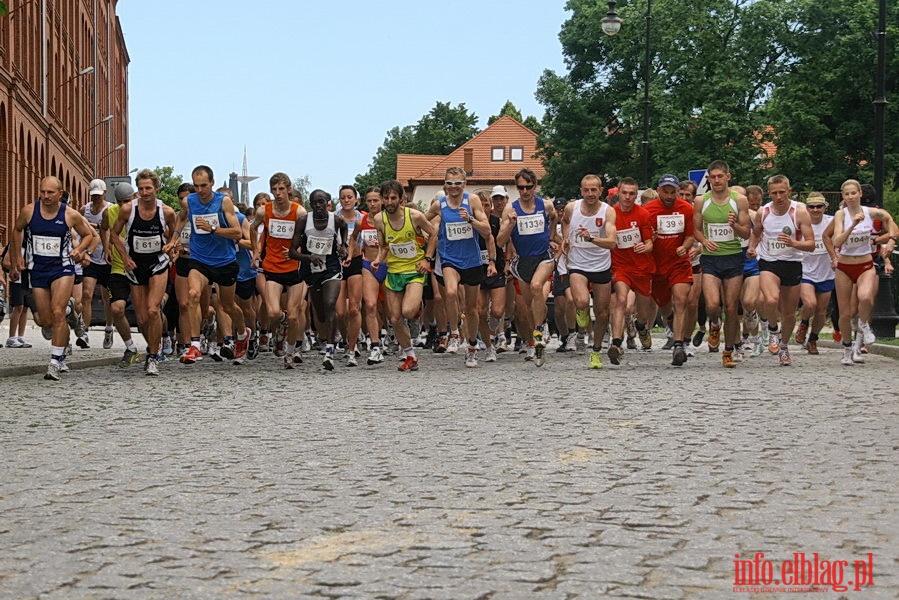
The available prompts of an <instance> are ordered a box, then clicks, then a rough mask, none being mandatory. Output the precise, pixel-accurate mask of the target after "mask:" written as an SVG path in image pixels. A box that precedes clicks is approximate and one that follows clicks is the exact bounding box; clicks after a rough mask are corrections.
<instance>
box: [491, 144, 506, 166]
mask: <svg viewBox="0 0 899 600" xmlns="http://www.w3.org/2000/svg"><path fill="white" fill-rule="evenodd" d="M490 160H492V161H493V162H503V161H504V160H506V147H505V146H494V147H493V148H492V149H491V151H490Z"/></svg>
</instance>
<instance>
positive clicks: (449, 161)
mask: <svg viewBox="0 0 899 600" xmlns="http://www.w3.org/2000/svg"><path fill="white" fill-rule="evenodd" d="M497 146H502V147H503V148H504V157H505V160H503V161H501V162H500V161H494V160H492V156H493V154H492V150H493V148H494V147H497ZM513 147H518V148H523V153H522V155H523V160H520V161H512V160H510V152H511V150H510V148H513ZM466 148H470V149H471V150H472V156H471V160H472V165H471V166H472V170H471V172H470V173H469V175H468V181H469V182H471V183H491V184H497V183H500V184H501V183H514V182H515V181H514V179H513V178H514V176H515V173H517V172H518V171H520V170H521V169H522V168H528V169H531V170H532V171H534V173H536V174H537V179H538V180H540V179H543V175H545V174H546V169H544V168H543V161H542V160H540V159H539V158H534V153H535V152H536V151H537V134H536V133H534V132H533V131H531V130H530V129H528V128H527V127H525V126H524V125H522V124H521V123H519V122H518V121H516V120H515V119H513V118H512V117H510V116H508V115H506V116H503V117H501V118H499V119H498V120H497V121H496V122H495V123H493V124H492V125H490V126H489V127H487V128H486V129H485V130H484V131H482V132H480V133H479V134H477V135H476V136H474V137H473V138H471V139H470V140H468V141H467V142H465V143H464V144H462V145H461V146H459V147H458V148H456V149H455V150H454V151H453V152H451V153H450V154H448V155H446V156H426V155H418V154H399V155H397V161H396V175H397V179H398V180H399V181H400V182H401V183H402V184H403V185H404V186H406V187H414V186H416V185H422V184H428V183H430V184H433V183H440V182H442V181H443V177H444V175H445V173H446V169H447V168H449V167H454V166H458V167H464V166H465V149H466Z"/></svg>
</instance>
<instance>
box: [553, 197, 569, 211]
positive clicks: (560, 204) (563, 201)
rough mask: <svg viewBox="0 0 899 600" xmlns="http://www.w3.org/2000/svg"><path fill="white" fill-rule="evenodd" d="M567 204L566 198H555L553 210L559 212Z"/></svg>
mask: <svg viewBox="0 0 899 600" xmlns="http://www.w3.org/2000/svg"><path fill="white" fill-rule="evenodd" d="M566 204H568V199H567V198H556V199H555V200H553V208H555V209H556V210H559V209H561V208H565V205H566Z"/></svg>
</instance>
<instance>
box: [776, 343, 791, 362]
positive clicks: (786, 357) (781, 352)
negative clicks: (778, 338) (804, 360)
mask: <svg viewBox="0 0 899 600" xmlns="http://www.w3.org/2000/svg"><path fill="white" fill-rule="evenodd" d="M777 357H778V358H779V359H780V366H782V367H789V366H790V365H792V364H793V359H792V358H790V351H789V350H788V349H787V347H786V346H781V347H780V348H779V349H778V351H777Z"/></svg>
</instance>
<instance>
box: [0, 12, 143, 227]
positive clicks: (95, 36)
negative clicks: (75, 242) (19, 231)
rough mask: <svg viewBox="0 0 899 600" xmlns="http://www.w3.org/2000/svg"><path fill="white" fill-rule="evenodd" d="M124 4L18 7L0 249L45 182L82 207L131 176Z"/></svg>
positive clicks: (1, 182)
mask: <svg viewBox="0 0 899 600" xmlns="http://www.w3.org/2000/svg"><path fill="white" fill-rule="evenodd" d="M116 3H117V0H10V1H8V2H7V6H8V7H9V14H7V15H6V16H2V17H0V242H2V243H3V244H5V243H6V242H7V241H8V231H5V230H6V229H8V227H9V226H10V225H11V223H12V222H13V220H14V219H15V217H16V215H17V214H18V211H19V208H20V206H21V205H22V204H24V203H25V201H26V200H27V199H29V198H32V199H33V198H37V195H38V184H39V182H40V179H41V177H43V176H45V175H56V176H57V177H59V179H60V180H61V181H62V182H63V186H64V187H65V189H66V190H68V191H69V193H70V194H71V196H72V198H73V201H74V202H73V204H74V205H75V206H81V205H83V204H84V203H85V202H86V201H87V187H88V182H89V181H90V180H91V179H93V178H94V177H105V176H110V175H123V174H125V173H127V171H128V167H127V166H128V145H127V144H128V63H129V58H128V51H127V50H126V48H125V39H124V36H123V34H122V28H121V25H120V23H119V20H118V17H116V14H115V10H116Z"/></svg>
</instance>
